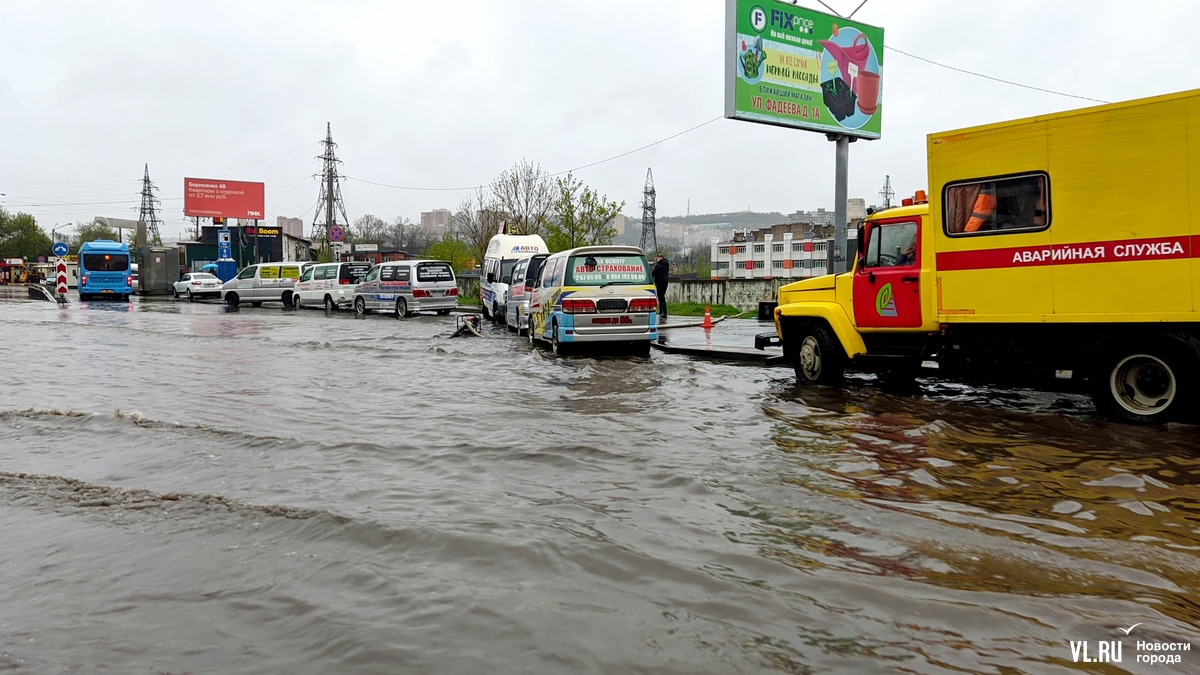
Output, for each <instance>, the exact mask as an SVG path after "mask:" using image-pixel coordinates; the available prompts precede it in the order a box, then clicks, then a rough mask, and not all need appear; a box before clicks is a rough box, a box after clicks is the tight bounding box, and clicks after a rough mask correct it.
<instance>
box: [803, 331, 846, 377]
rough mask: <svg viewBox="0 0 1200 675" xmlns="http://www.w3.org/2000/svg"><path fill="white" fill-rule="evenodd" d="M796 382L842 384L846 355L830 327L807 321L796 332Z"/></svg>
mask: <svg viewBox="0 0 1200 675" xmlns="http://www.w3.org/2000/svg"><path fill="white" fill-rule="evenodd" d="M796 339H797V340H798V342H799V348H798V349H797V351H796V361H795V368H796V381H797V382H799V383H800V384H806V385H814V384H841V382H842V377H843V375H844V374H845V370H846V354H845V352H844V351H843V350H842V345H841V344H840V343H839V342H838V340H837V337H835V336H834V335H833V333H832V331H830V330H829V327H828V326H826V325H824V324H808V325H806V326H803V327H801V328H799V329H798V330H797V331H796Z"/></svg>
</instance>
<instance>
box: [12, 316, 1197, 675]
mask: <svg viewBox="0 0 1200 675" xmlns="http://www.w3.org/2000/svg"><path fill="white" fill-rule="evenodd" d="M86 305H87V306H86V307H85V306H83V305H77V306H72V307H70V308H68V309H66V310H61V309H58V308H56V307H53V306H50V305H49V304H48V303H42V304H40V305H39V304H37V303H12V304H2V305H0V339H3V340H4V344H5V345H6V348H8V349H9V351H10V361H9V362H10V366H9V367H8V369H7V370H3V371H0V392H3V393H0V403H2V405H0V523H3V524H4V526H5V536H6V539H5V546H3V547H0V606H3V607H7V608H11V609H12V610H13V611H11V612H8V613H6V615H5V618H4V619H3V620H2V621H0V670H4V669H12V670H15V671H16V672H25V671H28V672H60V671H68V672H100V671H109V672H297V673H300V672H304V673H307V672H313V673H325V672H338V673H348V672H364V673H374V672H396V671H400V672H404V671H407V672H456V673H457V672H513V673H516V672H681V673H684V672H685V673H730V672H792V673H796V672H799V673H805V672H812V673H820V672H853V673H871V672H879V673H891V672H911V673H939V672H946V673H949V672H992V673H1000V672H1003V673H1020V672H1059V671H1062V670H1066V669H1068V668H1070V667H1072V666H1073V665H1074V664H1073V663H1072V661H1071V652H1070V649H1069V646H1068V642H1069V641H1070V640H1082V639H1087V640H1101V639H1114V638H1115V637H1120V635H1119V634H1118V633H1117V632H1116V629H1117V627H1118V626H1119V627H1122V628H1124V627H1128V626H1130V625H1132V624H1134V623H1141V624H1142V626H1141V627H1139V628H1138V629H1137V630H1138V632H1139V633H1141V635H1142V637H1143V638H1146V639H1148V638H1153V639H1158V640H1163V641H1174V642H1179V641H1187V640H1192V641H1195V639H1196V638H1197V628H1196V626H1197V624H1198V623H1200V608H1198V607H1197V606H1196V602H1195V597H1196V593H1197V590H1200V589H1197V585H1198V582H1197V579H1200V557H1198V552H1200V522H1197V520H1198V514H1197V511H1198V509H1200V485H1198V484H1200V466H1198V463H1200V452H1198V450H1200V443H1198V442H1197V440H1196V436H1195V428H1193V427H1181V426H1168V427H1163V428H1154V429H1142V428H1132V427H1122V426H1118V425H1114V424H1110V423H1107V422H1104V421H1102V420H1098V419H1095V418H1094V417H1092V416H1091V415H1090V408H1089V406H1088V404H1087V402H1086V400H1084V399H1080V398H1077V397H1072V396H1064V395H1059V394H1041V393H1036V392H1026V391H1007V390H995V389H986V388H984V389H980V388H973V387H967V386H963V385H958V384H955V383H943V382H938V383H934V382H923V383H922V384H921V387H920V388H919V390H917V391H916V392H915V393H912V392H910V393H902V392H895V391H890V390H886V389H883V388H881V387H880V386H878V385H877V384H875V383H874V382H873V381H872V380H871V378H866V377H859V378H852V379H851V381H850V384H849V386H848V387H847V388H846V389H845V390H835V389H822V388H817V389H798V388H796V387H795V386H794V384H793V378H792V376H791V373H790V372H788V371H787V370H786V369H769V368H761V367H758V366H748V365H741V364H723V363H710V362H705V361H699V360H691V359H688V358H686V357H678V356H671V355H664V354H660V353H655V354H653V355H652V356H651V358H650V359H645V358H593V357H586V356H585V357H575V358H568V359H560V358H557V357H554V356H552V355H550V354H549V353H547V352H545V351H542V350H537V351H531V350H530V349H529V348H528V347H527V346H526V344H525V342H524V340H520V339H517V338H514V337H511V336H509V335H508V334H507V333H506V332H505V331H503V330H502V329H501V330H492V329H491V328H490V327H485V330H484V331H483V333H484V337H482V338H469V339H454V340H448V339H447V336H448V335H449V334H450V333H451V332H452V331H453V322H452V319H449V318H439V317H432V316H429V317H418V318H414V319H410V320H405V321H397V320H395V319H392V318H391V317H388V316H371V317H366V318H365V319H359V320H355V318H354V317H353V316H352V315H351V314H350V313H347V312H340V313H333V314H326V313H325V312H320V311H303V312H295V311H284V310H280V309H279V308H277V307H276V308H265V307H264V308H252V307H247V306H243V307H241V308H239V310H238V311H236V312H230V311H228V309H227V308H225V307H223V306H222V305H219V304H209V303H172V302H153V303H149V302H136V301H135V302H134V303H132V304H130V305H126V306H117V305H113V304H105V303H86ZM30 335H36V336H37V340H36V341H31V340H30V339H29V336H30ZM43 372H50V373H56V372H64V373H69V374H68V375H65V376H64V377H63V378H59V379H56V378H53V377H41V376H38V375H37V374H38V373H43ZM18 392H19V395H18ZM59 411H68V412H66V413H63V412H59ZM1126 644H1127V645H1129V646H1128V647H1127V651H1128V650H1132V648H1133V647H1132V642H1131V641H1130V642H1126ZM1193 649H1194V650H1195V649H1200V644H1198V645H1197V646H1196V647H1193ZM1129 653H1130V654H1132V653H1133V652H1129ZM1195 653H1196V652H1193V656H1192V657H1191V658H1193V659H1195V658H1196V657H1195V656H1194V654H1195ZM1130 660H1131V658H1130V657H1129V656H1127V663H1126V664H1124V665H1125V666H1130V663H1128V661H1130ZM1184 665H1188V666H1196V665H1198V662H1196V661H1192V662H1191V663H1190V664H1184ZM1132 667H1133V666H1130V668H1132ZM1197 670H1198V669H1197V668H1195V667H1191V668H1190V669H1189V668H1184V669H1182V670H1176V671H1174V672H1196V671H1197ZM1134 672H1138V671H1136V670H1134ZM1156 672H1172V671H1171V670H1170V669H1161V670H1159V671H1156Z"/></svg>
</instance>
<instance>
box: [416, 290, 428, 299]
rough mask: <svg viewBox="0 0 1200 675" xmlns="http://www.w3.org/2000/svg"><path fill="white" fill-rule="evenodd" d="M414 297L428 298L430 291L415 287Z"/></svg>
mask: <svg viewBox="0 0 1200 675" xmlns="http://www.w3.org/2000/svg"><path fill="white" fill-rule="evenodd" d="M413 297H414V298H428V297H429V291H427V290H425V289H422V288H414V289H413Z"/></svg>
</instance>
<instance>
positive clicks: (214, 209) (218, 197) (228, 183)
mask: <svg viewBox="0 0 1200 675" xmlns="http://www.w3.org/2000/svg"><path fill="white" fill-rule="evenodd" d="M263 213H264V198H263V184H262V183H244V182H241V181H236V180H216V179H212V178H184V179H183V214H184V215H186V216H200V217H202V218H212V217H214V216H215V217H221V218H244V219H248V220H263V218H264V216H263Z"/></svg>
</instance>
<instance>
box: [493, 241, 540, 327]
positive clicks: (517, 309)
mask: <svg viewBox="0 0 1200 675" xmlns="http://www.w3.org/2000/svg"><path fill="white" fill-rule="evenodd" d="M548 257H550V254H548V253H539V254H537V255H532V256H529V257H528V258H524V259H522V260H519V261H517V264H516V265H514V266H513V271H512V285H511V286H510V287H509V290H508V303H507V307H506V308H505V310H504V323H506V324H507V325H508V330H510V331H516V332H517V333H518V334H521V335H524V334H525V331H526V330H527V329H528V328H529V296H530V295H532V294H533V290H534V282H535V280H536V279H537V275H538V272H539V271H540V270H541V269H542V263H544V262H546V258H548Z"/></svg>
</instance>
